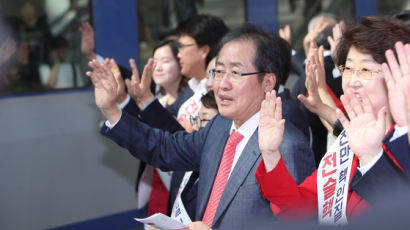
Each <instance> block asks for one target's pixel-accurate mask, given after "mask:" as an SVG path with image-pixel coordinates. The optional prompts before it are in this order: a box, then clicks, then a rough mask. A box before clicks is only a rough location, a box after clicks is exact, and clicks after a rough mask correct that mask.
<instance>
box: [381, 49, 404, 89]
mask: <svg viewBox="0 0 410 230" xmlns="http://www.w3.org/2000/svg"><path fill="white" fill-rule="evenodd" d="M385 55H386V59H387V63H388V64H389V67H390V71H391V73H392V75H391V77H392V78H393V80H394V81H395V82H396V81H398V80H399V79H400V77H401V70H400V66H399V63H397V59H396V56H394V52H393V50H387V51H386V52H385Z"/></svg>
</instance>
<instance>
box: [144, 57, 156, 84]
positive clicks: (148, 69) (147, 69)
mask: <svg viewBox="0 0 410 230" xmlns="http://www.w3.org/2000/svg"><path fill="white" fill-rule="evenodd" d="M154 65H155V64H154V59H153V58H150V59H148V63H147V64H146V65H145V66H144V72H143V73H142V79H141V83H142V85H143V86H146V87H149V85H150V84H151V77H152V72H153V70H154V68H155V66H154Z"/></svg>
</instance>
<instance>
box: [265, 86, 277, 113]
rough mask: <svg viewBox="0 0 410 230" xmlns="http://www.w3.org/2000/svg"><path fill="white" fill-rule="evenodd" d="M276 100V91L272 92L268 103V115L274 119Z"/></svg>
mask: <svg viewBox="0 0 410 230" xmlns="http://www.w3.org/2000/svg"><path fill="white" fill-rule="evenodd" d="M275 100H276V95H275V92H274V90H272V91H271V92H269V94H268V101H267V107H268V113H267V115H268V116H269V117H270V118H272V119H273V118H274V117H275Z"/></svg>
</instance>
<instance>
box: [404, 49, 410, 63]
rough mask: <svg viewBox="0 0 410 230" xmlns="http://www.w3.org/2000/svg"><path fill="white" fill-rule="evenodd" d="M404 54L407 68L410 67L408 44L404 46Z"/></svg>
mask: <svg viewBox="0 0 410 230" xmlns="http://www.w3.org/2000/svg"><path fill="white" fill-rule="evenodd" d="M404 52H405V55H406V56H407V66H410V44H406V45H404Z"/></svg>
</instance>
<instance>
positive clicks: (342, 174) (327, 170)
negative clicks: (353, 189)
mask: <svg viewBox="0 0 410 230" xmlns="http://www.w3.org/2000/svg"><path fill="white" fill-rule="evenodd" d="M353 157H354V154H353V152H352V151H351V150H350V148H349V144H348V142H347V136H346V133H345V131H343V132H342V133H341V134H340V135H339V137H338V138H337V139H336V141H335V142H334V143H333V145H332V146H331V147H330V149H329V150H328V151H327V152H326V154H325V155H324V156H323V158H322V160H321V161H320V164H319V168H318V169H317V170H318V173H317V196H318V197H317V198H318V209H319V212H318V218H319V223H320V224H327V225H341V224H347V218H346V206H347V195H348V191H349V179H350V173H351V169H352V163H353Z"/></svg>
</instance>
